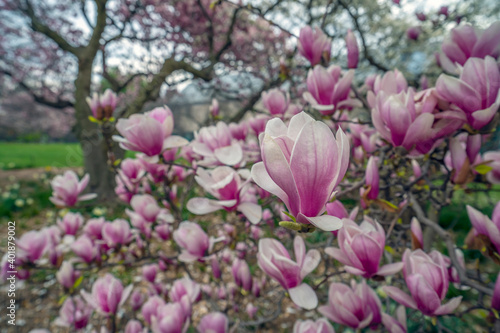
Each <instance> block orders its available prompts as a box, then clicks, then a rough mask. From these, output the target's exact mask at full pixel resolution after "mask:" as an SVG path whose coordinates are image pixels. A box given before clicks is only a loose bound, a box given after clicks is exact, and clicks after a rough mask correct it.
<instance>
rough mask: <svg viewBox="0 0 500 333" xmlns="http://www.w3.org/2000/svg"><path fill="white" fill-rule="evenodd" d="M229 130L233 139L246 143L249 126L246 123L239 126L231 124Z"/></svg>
mask: <svg viewBox="0 0 500 333" xmlns="http://www.w3.org/2000/svg"><path fill="white" fill-rule="evenodd" d="M229 130H230V131H231V135H232V136H233V138H235V139H236V140H243V141H245V140H246V138H247V135H248V124H247V123H246V122H240V123H239V124H236V123H230V124H229Z"/></svg>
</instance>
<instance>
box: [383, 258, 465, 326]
mask: <svg viewBox="0 0 500 333" xmlns="http://www.w3.org/2000/svg"><path fill="white" fill-rule="evenodd" d="M433 252H435V253H434V254H433V256H432V257H431V256H429V255H428V254H426V253H425V252H424V251H422V250H416V251H413V252H412V251H410V250H409V249H407V250H406V251H405V253H404V254H403V263H404V266H403V275H404V278H405V281H406V285H407V286H408V289H409V290H410V293H411V296H409V295H408V294H406V293H405V292H403V291H402V290H401V289H399V288H397V287H393V286H385V287H383V290H384V292H385V293H387V295H389V297H391V298H392V299H393V300H395V301H396V302H398V303H400V304H402V305H404V306H406V307H408V308H412V309H415V310H419V311H421V312H422V313H423V314H424V315H426V316H442V315H446V314H449V313H452V312H453V311H454V310H455V309H456V308H457V307H458V305H459V304H460V301H461V300H462V296H459V297H455V298H452V299H451V300H450V301H449V302H448V303H446V304H443V305H441V302H442V301H443V299H444V297H445V296H446V292H447V291H448V284H449V280H448V271H447V267H446V264H445V262H444V258H443V255H442V254H441V253H439V252H437V251H433ZM433 257H434V258H433Z"/></svg>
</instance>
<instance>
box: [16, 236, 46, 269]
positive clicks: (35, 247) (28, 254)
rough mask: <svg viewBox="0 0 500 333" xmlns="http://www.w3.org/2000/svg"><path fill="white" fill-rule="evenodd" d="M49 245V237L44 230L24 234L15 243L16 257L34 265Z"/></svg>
mask: <svg viewBox="0 0 500 333" xmlns="http://www.w3.org/2000/svg"><path fill="white" fill-rule="evenodd" d="M48 244H49V235H48V234H47V233H46V232H45V231H44V230H39V231H36V230H31V231H28V232H25V233H24V234H23V235H22V236H21V237H20V238H19V239H18V240H17V241H16V245H17V249H18V251H17V256H18V257H19V259H21V260H22V261H29V262H31V263H34V262H35V261H37V260H38V259H40V258H41V257H42V256H43V255H44V254H45V251H46V249H47V245H48Z"/></svg>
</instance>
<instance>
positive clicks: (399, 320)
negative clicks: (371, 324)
mask: <svg viewBox="0 0 500 333" xmlns="http://www.w3.org/2000/svg"><path fill="white" fill-rule="evenodd" d="M382 324H384V327H385V329H386V330H387V331H388V332H389V333H406V332H407V326H406V308H405V307H404V306H403V305H400V306H398V308H397V309H396V318H393V317H391V316H389V315H388V314H387V313H382Z"/></svg>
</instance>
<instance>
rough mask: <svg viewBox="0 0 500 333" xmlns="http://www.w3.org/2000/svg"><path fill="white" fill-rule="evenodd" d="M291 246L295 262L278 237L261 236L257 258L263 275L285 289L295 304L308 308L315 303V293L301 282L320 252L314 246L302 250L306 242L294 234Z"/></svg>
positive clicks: (315, 262)
mask: <svg viewBox="0 0 500 333" xmlns="http://www.w3.org/2000/svg"><path fill="white" fill-rule="evenodd" d="M293 246H294V250H295V260H296V261H295V262H294V261H292V259H291V258H290V254H289V253H288V251H287V250H286V248H285V247H284V246H283V244H281V243H280V242H279V241H278V240H276V239H272V238H263V239H261V240H260V241H259V252H258V254H257V262H258V264H259V267H260V268H261V269H262V270H263V271H264V272H265V273H266V274H267V275H269V276H270V277H272V278H273V279H275V280H276V281H278V282H279V283H280V284H281V286H282V287H283V288H285V289H286V290H287V291H288V293H289V294H290V298H291V299H292V301H293V302H294V303H295V304H297V305H298V306H300V307H302V308H304V309H307V310H311V309H314V308H315V307H316V306H317V305H318V297H317V296H316V293H315V292H314V290H313V289H312V288H311V287H310V286H309V285H307V284H305V283H302V280H304V277H306V275H307V274H309V273H311V272H312V271H313V270H314V269H315V268H316V266H318V264H319V262H320V260H321V255H320V253H319V252H318V250H309V251H308V252H307V254H306V246H305V244H304V240H303V239H302V238H301V237H300V236H296V237H295V240H294V242H293Z"/></svg>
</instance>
